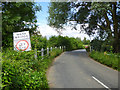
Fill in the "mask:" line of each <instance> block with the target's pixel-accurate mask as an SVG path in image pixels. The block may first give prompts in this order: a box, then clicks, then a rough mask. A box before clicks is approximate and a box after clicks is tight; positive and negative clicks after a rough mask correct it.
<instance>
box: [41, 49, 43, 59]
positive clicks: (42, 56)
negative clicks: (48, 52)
mask: <svg viewBox="0 0 120 90" xmlns="http://www.w3.org/2000/svg"><path fill="white" fill-rule="evenodd" d="M43 55H44V49H43V48H42V49H41V56H42V59H43Z"/></svg>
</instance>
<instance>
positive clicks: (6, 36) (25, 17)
mask: <svg viewBox="0 0 120 90" xmlns="http://www.w3.org/2000/svg"><path fill="white" fill-rule="evenodd" d="M40 9H41V8H40V6H36V5H35V3H33V2H3V3H2V44H3V47H9V46H12V42H13V32H17V31H26V30H27V31H30V34H32V33H34V31H35V30H36V27H37V25H35V23H36V22H37V20H36V16H35V12H36V11H40ZM27 22H29V23H27ZM33 23H34V24H33Z"/></svg>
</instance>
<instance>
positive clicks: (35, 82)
mask: <svg viewBox="0 0 120 90" xmlns="http://www.w3.org/2000/svg"><path fill="white" fill-rule="evenodd" d="M61 53H62V50H60V49H55V50H53V51H52V52H50V56H49V57H48V56H45V57H44V59H41V56H38V59H37V60H35V59H34V51H29V52H16V51H13V50H9V49H8V50H6V51H4V52H2V89H23V90H24V89H36V90H41V89H43V88H49V86H48V81H47V78H46V71H47V68H48V67H49V65H50V64H51V62H52V60H53V59H54V58H55V57H56V56H58V55H59V54H61Z"/></svg>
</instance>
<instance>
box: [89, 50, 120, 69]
mask: <svg viewBox="0 0 120 90" xmlns="http://www.w3.org/2000/svg"><path fill="white" fill-rule="evenodd" d="M90 57H92V58H93V59H95V60H96V61H98V62H100V63H102V64H105V65H107V66H109V67H112V68H114V69H116V70H119V68H118V60H119V59H120V57H119V56H118V55H117V54H113V53H106V52H98V51H92V52H91V53H90Z"/></svg>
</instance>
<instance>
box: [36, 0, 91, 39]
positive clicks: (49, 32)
mask: <svg viewBox="0 0 120 90" xmlns="http://www.w3.org/2000/svg"><path fill="white" fill-rule="evenodd" d="M36 4H37V5H40V6H41V7H42V10H41V11H40V12H37V13H36V16H37V25H38V28H37V30H38V31H40V33H41V34H42V36H46V37H47V39H49V38H50V37H51V36H58V35H59V34H58V33H57V31H56V30H55V29H54V28H52V27H50V26H49V25H48V22H47V18H48V16H49V13H48V6H49V2H36ZM78 28H79V25H78ZM61 36H68V37H75V38H76V37H79V38H81V39H82V40H83V39H84V37H86V38H87V39H90V38H89V36H88V35H87V34H84V33H80V31H78V30H71V27H68V26H66V27H65V30H63V31H62V34H61Z"/></svg>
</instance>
